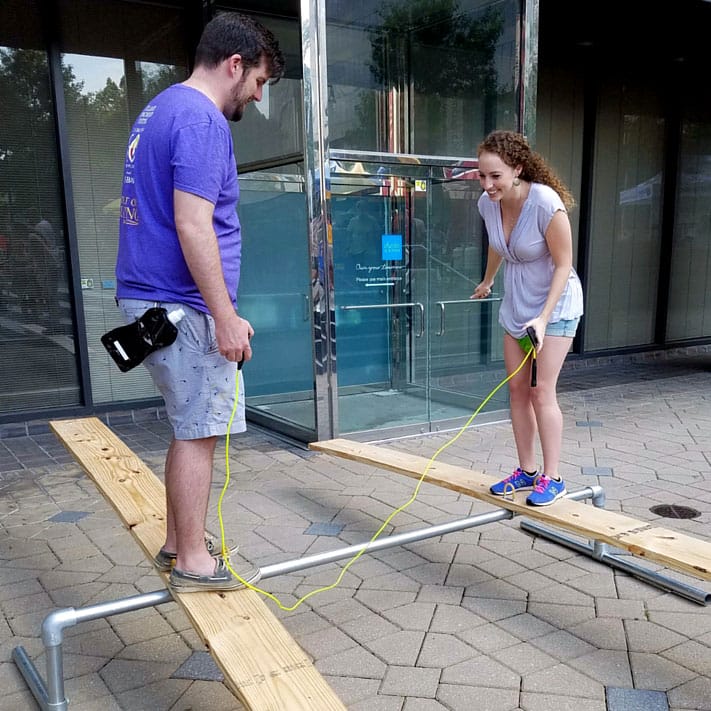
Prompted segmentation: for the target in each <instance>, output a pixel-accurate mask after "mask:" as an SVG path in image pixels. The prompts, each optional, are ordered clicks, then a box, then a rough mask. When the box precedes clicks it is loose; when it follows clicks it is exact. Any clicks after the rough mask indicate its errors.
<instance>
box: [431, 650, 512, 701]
mask: <svg viewBox="0 0 711 711" xmlns="http://www.w3.org/2000/svg"><path fill="white" fill-rule="evenodd" d="M512 649H516V648H515V647H514V648H512ZM442 683H443V684H461V685H471V684H476V686H479V687H487V688H492V689H516V690H518V688H519V686H520V685H521V678H520V675H519V674H518V673H517V672H515V671H512V670H511V668H510V667H508V666H505V665H504V664H503V663H501V662H497V661H496V660H494V659H490V658H488V657H486V656H484V655H480V656H478V657H475V658H471V659H467V660H466V661H463V662H460V663H459V664H452V665H451V666H450V665H447V666H445V667H444V668H443V669H442Z"/></svg>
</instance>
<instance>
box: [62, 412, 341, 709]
mask: <svg viewBox="0 0 711 711" xmlns="http://www.w3.org/2000/svg"><path fill="white" fill-rule="evenodd" d="M50 426H51V428H52V430H53V431H54V432H55V434H56V435H57V436H58V437H59V439H60V440H61V441H62V442H63V443H64V445H65V446H66V447H67V449H68V450H69V451H70V452H71V453H72V454H73V455H74V457H75V458H76V460H77V461H78V462H79V464H81V466H82V468H83V469H84V471H85V472H86V473H87V475H88V476H89V477H90V478H91V479H92V480H93V481H94V483H95V484H96V486H97V488H98V489H99V491H100V492H101V493H102V494H103V495H104V497H105V498H106V499H107V501H109V503H110V504H111V505H112V506H113V507H114V509H115V510H116V513H117V514H118V515H119V518H120V519H121V521H122V522H123V523H124V525H125V526H126V527H127V528H128V530H129V531H130V532H131V534H132V535H133V537H134V539H135V540H136V541H137V543H138V544H139V545H140V546H141V548H142V549H143V551H144V553H145V554H146V556H147V557H148V559H149V560H151V561H152V560H153V556H154V555H155V554H156V552H157V551H158V549H159V548H160V546H161V544H162V543H163V541H164V540H165V487H164V486H163V483H162V482H161V481H160V480H159V479H158V477H156V476H155V474H154V473H153V472H152V471H151V470H150V469H149V468H148V467H147V466H146V464H145V463H144V462H142V461H141V460H140V459H139V458H138V457H137V456H136V455H135V454H134V453H133V452H132V451H131V450H130V449H129V448H128V447H127V446H126V444H125V443H124V442H122V441H121V439H119V438H118V437H117V436H116V435H115V434H114V433H113V432H112V431H111V430H110V429H109V428H108V427H106V425H104V424H103V423H102V422H101V421H100V420H98V419H97V418H93V417H90V418H83V419H78V420H56V421H53V422H51V423H50ZM162 577H163V580H164V582H166V583H167V578H168V576H167V574H162ZM173 597H174V599H175V601H176V602H177V603H178V604H179V605H180V606H181V607H182V608H183V610H184V611H185V613H186V614H187V616H188V618H189V619H190V621H191V622H192V624H193V625H194V627H195V629H196V631H197V632H198V634H199V635H200V637H201V639H202V640H203V641H204V643H205V645H206V646H207V648H208V649H209V650H210V652H211V653H212V656H213V657H214V659H215V662H216V663H217V665H218V666H219V667H220V669H221V670H222V673H223V674H224V675H225V683H226V684H227V685H228V686H229V687H230V689H231V690H232V692H233V693H234V694H235V695H236V696H237V698H238V699H239V700H240V701H241V702H242V703H243V704H244V705H245V707H246V708H248V709H254V710H255V711H284V709H289V711H337V710H339V709H343V711H345V708H346V707H345V706H344V705H343V703H342V702H341V701H340V700H339V699H338V697H337V696H336V695H335V693H334V692H333V690H332V689H331V687H330V686H329V685H328V684H327V683H326V681H325V679H324V678H323V677H322V676H321V674H320V673H319V672H318V671H317V669H316V668H315V667H314V665H313V664H312V662H311V660H310V659H309V657H308V656H307V655H306V653H305V652H304V651H303V650H302V649H301V648H300V647H299V646H298V645H297V644H296V642H295V641H294V640H293V638H292V637H291V635H290V634H289V633H288V632H287V630H286V629H285V628H284V626H283V625H282V624H281V622H279V620H278V619H277V618H276V617H275V616H274V614H273V613H272V612H271V611H270V610H269V608H268V607H267V606H266V604H265V603H264V601H263V599H262V597H261V596H260V595H259V593H256V592H254V591H252V590H236V591H233V592H229V593H214V592H198V593H188V594H182V595H181V594H174V595H173Z"/></svg>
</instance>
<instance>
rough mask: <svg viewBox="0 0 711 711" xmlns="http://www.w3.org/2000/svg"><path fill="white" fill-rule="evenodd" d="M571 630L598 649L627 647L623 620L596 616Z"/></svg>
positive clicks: (623, 648) (622, 648)
mask: <svg viewBox="0 0 711 711" xmlns="http://www.w3.org/2000/svg"><path fill="white" fill-rule="evenodd" d="M569 631H570V632H571V634H573V635H575V636H576V637H580V639H582V640H584V641H586V642H588V643H590V644H592V645H593V646H594V647H597V648H598V649H618V650H626V649H627V639H626V637H625V631H624V627H623V625H622V620H619V619H616V618H612V617H607V618H602V619H599V618H596V619H594V620H589V621H588V622H583V623H581V624H579V625H575V626H574V627H572V628H570V630H569Z"/></svg>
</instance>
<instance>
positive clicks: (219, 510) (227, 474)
mask: <svg viewBox="0 0 711 711" xmlns="http://www.w3.org/2000/svg"><path fill="white" fill-rule="evenodd" d="M531 352H533V353H534V356H533V357H534V358H535V357H536V356H535V348H532V349H531V350H530V351H528V353H526V356H525V357H524V359H523V360H522V361H521V364H520V365H519V366H518V368H516V370H514V371H513V373H511V374H510V375H508V376H506V378H504V379H503V380H502V381H501V382H500V383H499V384H498V385H497V386H496V387H495V388H494V389H493V390H492V391H491V392H490V393H489V394H488V395H487V396H486V397H485V398H484V400H483V401H482V402H481V404H480V405H479V407H477V409H476V410H475V411H474V413H473V414H472V416H471V417H470V418H469V419H468V420H467V421H466V423H465V424H464V426H463V427H462V428H461V429H460V430H459V432H457V434H456V435H455V436H454V437H452V439H451V440H449V442H446V443H445V444H443V445H442V446H441V447H440V448H439V449H438V450H437V451H436V452H435V453H434V454H433V455H432V457H431V458H430V460H429V462H428V463H427V466H426V467H425V470H424V471H423V472H422V476H421V477H420V478H419V479H418V481H417V485H416V486H415V490H414V492H413V494H412V496H411V497H410V499H409V501H407V502H406V503H404V504H403V505H402V506H400V507H399V508H397V509H395V510H394V511H393V512H392V513H391V514H390V515H389V516H388V517H387V518H386V519H385V521H384V522H383V525H382V526H381V527H380V528H379V529H378V530H377V532H376V533H375V535H374V536H373V537H372V538H371V539H370V541H368V544H367V545H366V546H365V547H364V548H363V549H362V550H360V551H359V552H358V553H356V555H354V556H353V558H351V559H350V560H349V561H348V562H347V563H346V564H345V565H344V566H343V568H342V570H341V572H340V574H339V575H338V577H337V578H336V580H335V582H333V583H332V584H331V585H326V586H324V587H321V588H317V589H316V590H312V591H311V592H309V593H307V594H306V595H304V596H303V597H302V598H299V599H298V600H297V601H296V602H295V603H294V604H293V605H291V606H287V605H284V604H282V603H281V601H280V600H279V599H278V598H277V597H276V596H274V595H272V594H271V593H270V592H267V591H266V590H262V589H261V588H258V587H257V586H256V585H252V584H250V583H248V582H247V581H246V580H244V579H243V578H241V577H240V576H239V575H238V574H237V573H236V572H235V571H234V570H233V569H232V566H231V565H230V562H229V560H228V553H229V550H228V548H227V544H226V543H225V527H224V524H223V521H222V499H223V498H224V496H225V493H226V492H227V487H228V485H229V483H230V430H231V429H232V421H233V419H234V416H235V413H236V412H237V402H238V399H239V373H237V377H236V387H235V402H234V405H233V407H232V414H231V415H230V420H229V423H228V425H227V437H226V439H225V484H224V486H223V487H222V492H221V494H220V499H219V501H218V502H217V517H218V519H219V522H220V538H221V542H222V543H221V544H222V556H223V558H224V559H225V562H226V564H227V567H228V569H229V570H230V572H231V573H232V575H234V576H235V577H236V578H237V579H238V580H239V581H240V582H242V583H243V584H244V586H245V587H247V588H249V589H250V590H254V591H256V592H258V593H261V594H262V595H264V596H265V597H268V598H269V599H270V600H273V601H274V602H275V603H276V604H277V605H278V607H279V608H280V609H281V610H284V611H285V612H291V611H293V610H295V609H296V608H297V607H299V605H301V603H302V602H304V601H305V600H308V599H309V598H310V597H312V596H313V595H316V594H317V593H320V592H327V591H328V590H333V588H335V587H336V586H338V585H339V584H340V582H341V580H343V576H344V575H345V574H346V571H347V570H348V569H349V568H350V567H351V566H352V565H353V564H354V563H355V562H356V561H357V560H358V558H360V557H361V556H362V555H363V554H364V553H365V552H366V551H367V550H368V547H369V546H370V544H371V543H373V542H374V541H375V540H377V539H378V538H379V537H380V534H381V533H382V532H383V531H384V530H385V528H386V527H387V525H388V524H389V523H390V521H392V520H393V518H394V517H395V516H396V515H397V514H399V513H400V512H401V511H404V510H405V509H406V508H407V507H408V506H410V505H411V504H412V503H413V502H414V501H415V499H416V498H417V494H418V493H419V491H420V487H421V486H422V482H423V481H424V479H425V477H426V476H427V472H428V471H429V470H430V469H431V468H432V465H433V464H434V461H435V459H436V458H437V457H438V456H439V455H440V454H441V453H442V452H443V451H444V450H445V449H447V447H449V446H450V445H452V444H454V443H455V442H456V441H457V440H458V439H459V437H460V436H461V435H462V433H463V432H464V431H465V430H466V429H467V427H469V425H470V424H471V423H472V422H473V421H474V418H475V417H476V416H477V415H478V414H479V412H481V409H482V408H483V407H484V405H486V403H487V402H489V400H490V399H491V398H492V397H493V396H494V395H495V394H496V392H497V391H498V390H499V389H500V388H501V387H503V386H504V385H505V384H506V383H508V381H509V380H511V378H513V377H514V375H516V374H517V373H518V372H519V371H520V370H521V368H523V366H524V365H525V364H526V361H527V360H528V358H529V356H530V355H531Z"/></svg>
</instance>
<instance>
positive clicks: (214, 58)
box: [195, 12, 284, 84]
mask: <svg viewBox="0 0 711 711" xmlns="http://www.w3.org/2000/svg"><path fill="white" fill-rule="evenodd" d="M233 54H239V55H240V56H241V57H242V63H243V64H244V67H245V68H246V69H249V68H251V67H256V66H257V65H258V64H259V62H260V61H261V59H262V57H264V58H265V59H266V62H267V68H268V70H269V77H270V80H269V83H270V84H276V82H278V81H279V79H280V78H281V77H282V76H283V74H284V55H283V54H282V53H281V49H279V43H278V42H277V40H276V37H274V35H273V34H272V33H271V31H270V30H268V29H267V28H266V27H264V25H262V24H261V23H260V22H257V20H255V19H254V18H252V17H249V16H247V15H242V14H240V13H237V12H221V13H220V14H219V15H216V16H215V17H213V18H212V20H210V22H208V23H207V25H205V29H204V30H203V32H202V36H201V37H200V42H199V44H198V47H197V51H196V52H195V66H196V67H208V68H214V67H216V66H217V65H218V64H219V63H220V62H223V61H224V60H225V59H227V58H228V57H231V56H232V55H233Z"/></svg>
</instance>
